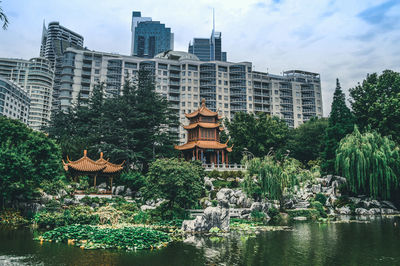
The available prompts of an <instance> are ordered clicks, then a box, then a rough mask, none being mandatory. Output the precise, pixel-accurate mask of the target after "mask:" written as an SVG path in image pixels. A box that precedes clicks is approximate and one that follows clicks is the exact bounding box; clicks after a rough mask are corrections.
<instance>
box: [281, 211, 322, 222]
mask: <svg viewBox="0 0 400 266" xmlns="http://www.w3.org/2000/svg"><path fill="white" fill-rule="evenodd" d="M287 213H288V214H289V217H290V218H294V217H299V216H304V217H307V219H308V220H317V219H318V218H319V217H320V212H319V211H317V210H315V209H301V210H287Z"/></svg>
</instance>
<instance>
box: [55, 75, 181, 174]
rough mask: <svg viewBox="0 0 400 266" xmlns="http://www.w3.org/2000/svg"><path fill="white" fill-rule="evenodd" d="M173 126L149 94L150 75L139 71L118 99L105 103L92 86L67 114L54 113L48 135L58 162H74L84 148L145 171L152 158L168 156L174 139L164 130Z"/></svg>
mask: <svg viewBox="0 0 400 266" xmlns="http://www.w3.org/2000/svg"><path fill="white" fill-rule="evenodd" d="M177 121H178V120H177V116H176V114H173V113H172V111H171V109H169V108H168V102H167V100H166V99H165V98H163V97H162V96H160V95H159V94H158V93H156V92H155V85H154V81H153V78H152V75H151V73H150V72H148V71H144V70H141V71H139V76H138V79H137V80H136V81H134V82H129V81H126V82H125V85H124V87H123V92H122V95H120V96H114V97H106V95H105V94H104V88H103V86H102V85H99V86H96V87H95V88H94V90H93V92H92V94H91V97H90V99H89V101H88V102H85V101H83V100H80V101H79V102H78V105H77V106H76V107H74V108H73V109H72V110H70V111H69V112H58V113H57V114H56V115H55V116H54V118H53V121H52V124H51V126H50V127H49V128H48V132H49V134H50V136H51V137H53V138H55V139H56V140H57V141H58V142H59V143H60V145H61V147H62V149H63V155H64V156H65V155H67V154H68V155H70V156H71V157H74V158H79V157H80V156H81V154H82V150H83V149H84V148H86V149H88V151H89V153H92V154H93V155H96V154H97V153H98V152H99V151H103V152H105V153H106V154H107V157H110V159H111V160H112V161H115V162H122V161H124V160H125V161H126V164H127V165H130V166H133V165H135V166H136V167H138V168H140V169H146V168H147V165H148V162H149V161H151V160H153V159H155V158H156V155H158V156H170V155H172V154H174V150H173V144H175V142H176V140H177V136H176V134H173V133H171V131H170V130H167V128H168V127H170V126H177V125H178V124H177Z"/></svg>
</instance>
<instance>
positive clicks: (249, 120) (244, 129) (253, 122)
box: [221, 112, 289, 162]
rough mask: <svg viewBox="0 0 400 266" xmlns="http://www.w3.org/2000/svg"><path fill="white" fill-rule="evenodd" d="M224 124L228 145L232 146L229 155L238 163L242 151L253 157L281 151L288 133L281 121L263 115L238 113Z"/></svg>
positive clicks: (286, 127) (285, 125)
mask: <svg viewBox="0 0 400 266" xmlns="http://www.w3.org/2000/svg"><path fill="white" fill-rule="evenodd" d="M224 124H225V126H226V128H227V129H228V132H229V133H228V136H229V137H230V144H233V145H234V148H233V152H232V155H231V161H234V162H240V160H241V159H242V156H243V152H244V151H248V152H250V153H252V154H253V155H254V156H255V157H263V156H265V155H267V154H268V153H269V152H270V151H271V150H274V151H275V152H277V151H281V150H282V149H283V147H284V145H285V141H286V138H287V136H288V132H289V128H288V126H287V124H286V123H285V122H284V121H283V120H281V119H279V118H278V117H271V116H269V115H267V114H265V113H258V114H257V115H255V114H248V113H243V112H239V113H236V114H235V116H234V118H233V119H232V121H228V120H225V121H224ZM221 139H222V138H221Z"/></svg>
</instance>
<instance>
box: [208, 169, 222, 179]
mask: <svg viewBox="0 0 400 266" xmlns="http://www.w3.org/2000/svg"><path fill="white" fill-rule="evenodd" d="M208 177H209V178H218V177H220V173H219V172H218V171H217V170H215V169H214V170H212V171H211V172H209V173H208Z"/></svg>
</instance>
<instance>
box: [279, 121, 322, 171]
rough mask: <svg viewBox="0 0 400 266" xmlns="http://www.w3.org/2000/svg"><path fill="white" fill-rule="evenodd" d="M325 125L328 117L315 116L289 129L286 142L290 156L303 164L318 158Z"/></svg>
mask: <svg viewBox="0 0 400 266" xmlns="http://www.w3.org/2000/svg"><path fill="white" fill-rule="evenodd" d="M327 127H328V119H326V118H320V119H318V118H317V117H315V118H311V119H310V120H309V121H307V122H306V123H304V124H302V125H300V126H299V127H298V128H295V129H292V130H290V131H289V137H288V141H287V144H286V149H287V150H289V151H290V156H291V157H293V158H295V159H297V160H299V161H301V162H302V163H303V164H306V163H307V162H308V161H311V160H317V159H318V158H320V156H321V153H322V151H323V144H324V137H325V131H326V128H327Z"/></svg>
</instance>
